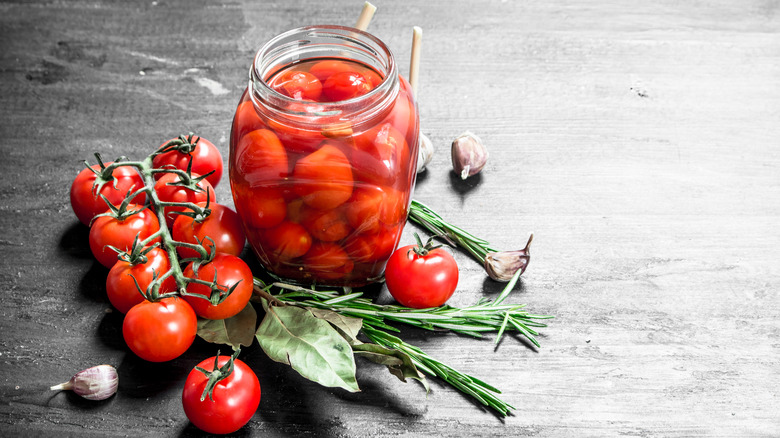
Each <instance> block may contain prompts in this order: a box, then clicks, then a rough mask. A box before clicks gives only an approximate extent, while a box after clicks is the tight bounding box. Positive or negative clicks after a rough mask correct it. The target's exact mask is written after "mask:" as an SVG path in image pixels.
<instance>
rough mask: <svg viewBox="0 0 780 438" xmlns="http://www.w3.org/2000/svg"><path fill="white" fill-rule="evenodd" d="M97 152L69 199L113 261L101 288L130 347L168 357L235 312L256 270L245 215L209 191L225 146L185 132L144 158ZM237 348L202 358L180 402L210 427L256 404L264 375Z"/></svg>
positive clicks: (240, 416)
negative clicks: (204, 326) (104, 156)
mask: <svg viewBox="0 0 780 438" xmlns="http://www.w3.org/2000/svg"><path fill="white" fill-rule="evenodd" d="M95 157H96V158H97V160H98V163H97V164H95V165H92V166H89V164H88V163H85V164H87V168H86V169H84V170H82V171H81V172H80V173H79V174H78V176H77V177H76V179H75V180H74V181H73V183H72V185H71V189H70V200H71V206H72V207H73V211H74V213H75V214H76V216H77V217H78V219H79V220H80V221H81V222H82V223H84V224H85V225H87V226H89V227H90V232H89V246H90V249H91V251H92V253H93V255H94V256H95V259H96V260H97V261H98V262H99V263H100V264H102V265H103V266H105V267H106V268H109V272H108V275H107V277H106V295H107V297H108V300H109V301H110V302H111V305H112V306H113V307H114V308H116V310H118V311H119V312H121V313H123V314H124V315H125V316H124V320H123V323H122V335H123V337H124V340H125V342H126V343H127V346H128V348H129V349H130V350H131V351H132V352H133V353H134V354H136V355H137V356H138V357H140V358H142V359H144V360H147V361H150V362H166V361H170V360H173V359H175V358H177V357H179V356H181V355H182V354H183V353H184V352H185V351H186V350H187V349H188V348H189V347H190V346H191V345H192V343H193V341H194V340H195V336H196V335H197V330H198V318H205V319H225V318H230V317H233V316H235V315H237V314H238V313H239V312H241V311H242V310H243V309H244V308H245V307H246V306H247V305H248V303H249V299H250V298H251V296H252V290H253V275H252V271H251V270H250V269H249V266H247V264H246V263H245V262H244V261H243V260H241V259H240V258H239V257H238V256H239V255H240V254H241V252H242V251H243V249H244V244H245V242H246V237H245V234H244V230H243V225H242V223H241V219H240V218H239V216H238V214H237V213H236V212H235V211H234V210H232V209H231V208H229V207H227V206H225V205H222V204H218V203H217V199H216V193H215V191H214V187H215V186H216V185H217V184H219V181H220V178H221V176H222V167H223V166H222V156H221V154H220V153H219V150H218V149H217V148H216V147H215V146H214V145H213V144H212V143H211V142H209V141H208V140H205V139H203V138H200V137H198V136H195V135H192V134H190V135H188V136H184V135H182V136H180V137H177V138H174V139H171V140H168V141H166V142H165V143H163V144H162V145H161V146H160V147H159V148H158V149H157V150H156V151H154V152H152V153H151V154H150V155H148V156H147V157H146V158H144V159H143V160H140V161H130V160H127V159H119V160H117V161H114V162H107V163H104V162H103V161H102V160H101V158H100V155H99V154H95ZM238 352H239V350H236V353H235V354H234V355H233V356H232V357H225V356H220V357H219V359H217V358H211V359H207V360H205V361H203V362H202V363H201V364H200V365H199V366H197V367H195V369H194V370H193V374H191V376H190V377H189V378H188V379H187V383H186V384H185V389H184V393H183V399H182V400H183V404H184V407H185V412H186V414H187V416H188V417H189V418H190V420H191V421H192V422H193V423H194V424H195V425H196V426H198V427H200V428H202V429H204V430H206V431H209V432H213V433H229V432H232V431H235V430H238V429H239V428H240V427H241V426H243V425H244V424H246V423H247V422H248V421H249V419H250V418H251V417H252V414H254V412H255V410H256V409H257V406H258V404H259V401H260V384H259V382H258V380H257V376H255V374H254V373H253V372H252V370H251V369H249V368H248V367H247V366H246V364H244V363H243V362H241V361H240V360H238V359H237V358H236V357H237V356H238ZM212 361H213V362H214V365H213V367H212V368H211V369H210V370H208V371H207V370H205V369H204V368H207V363H210V362H212ZM228 387H229V388H231V389H230V390H226V389H225V388H228ZM238 387H241V388H244V389H245V390H244V391H243V392H241V391H238V390H237V389H236V388H238ZM193 391H197V394H196V392H193ZM226 391H227V392H226ZM201 392H202V396H201ZM207 393H208V396H209V398H210V400H205V398H206V394H207ZM227 393H230V394H232V395H230V396H228V395H227ZM238 396H241V397H243V398H241V400H240V401H241V406H238V407H237V406H235V403H234V401H235V399H236V397H238ZM198 398H199V399H198Z"/></svg>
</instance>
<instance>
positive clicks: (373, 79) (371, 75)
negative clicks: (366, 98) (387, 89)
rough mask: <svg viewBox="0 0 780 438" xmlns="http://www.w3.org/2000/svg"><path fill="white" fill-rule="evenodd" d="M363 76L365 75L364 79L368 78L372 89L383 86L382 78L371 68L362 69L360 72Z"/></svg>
mask: <svg viewBox="0 0 780 438" xmlns="http://www.w3.org/2000/svg"><path fill="white" fill-rule="evenodd" d="M358 73H360V74H361V75H363V77H364V78H366V81H367V82H368V83H369V84H370V85H371V88H372V89H373V88H376V86H377V85H379V84H381V83H382V81H383V80H384V79H383V78H382V76H380V75H379V74H378V73H377V72H375V71H374V70H371V69H370V68H368V67H366V68H361V69H360V71H359V72H358Z"/></svg>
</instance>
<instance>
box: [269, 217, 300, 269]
mask: <svg viewBox="0 0 780 438" xmlns="http://www.w3.org/2000/svg"><path fill="white" fill-rule="evenodd" d="M311 244H312V238H311V235H310V234H309V233H308V232H307V231H306V229H305V228H303V226H301V225H299V224H296V223H293V222H288V221H285V222H282V223H281V224H279V225H277V226H275V227H273V228H270V229H269V230H268V231H267V232H265V233H264V234H263V250H264V251H265V252H266V253H267V254H269V255H270V256H272V258H273V259H276V260H279V261H288V260H291V259H294V258H296V257H300V256H302V255H304V254H306V252H307V251H309V249H310V248H311Z"/></svg>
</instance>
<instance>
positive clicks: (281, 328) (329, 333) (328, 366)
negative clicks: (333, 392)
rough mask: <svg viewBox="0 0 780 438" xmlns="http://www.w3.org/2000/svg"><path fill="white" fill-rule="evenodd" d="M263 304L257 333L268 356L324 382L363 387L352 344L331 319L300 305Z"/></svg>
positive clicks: (326, 383)
mask: <svg viewBox="0 0 780 438" xmlns="http://www.w3.org/2000/svg"><path fill="white" fill-rule="evenodd" d="M263 307H264V308H265V309H266V313H265V318H263V322H262V323H260V327H258V329H257V332H256V333H255V337H256V338H257V341H258V342H259V343H260V347H262V349H263V351H265V354H267V355H268V357H270V358H271V359H272V360H274V361H276V362H280V363H284V364H288V365H290V366H292V368H293V369H294V370H295V371H297V372H298V373H299V374H300V375H302V376H303V377H305V378H307V379H309V380H311V381H314V382H317V383H319V384H320V385H323V386H327V387H331V388H333V387H336V388H344V389H346V390H347V391H350V392H357V391H360V388H358V385H357V380H356V379H355V357H354V356H353V354H352V348H351V347H350V345H349V344H348V343H347V341H346V340H345V339H344V338H343V337H342V336H341V334H339V332H338V331H336V329H335V328H333V326H331V325H330V323H328V322H327V321H325V320H323V319H319V318H317V317H316V316H314V314H313V313H312V312H311V310H309V309H305V308H301V307H297V306H268V305H267V302H265V300H264V301H263Z"/></svg>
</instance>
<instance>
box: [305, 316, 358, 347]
mask: <svg viewBox="0 0 780 438" xmlns="http://www.w3.org/2000/svg"><path fill="white" fill-rule="evenodd" d="M307 309H309V310H310V311H311V313H312V314H313V315H314V316H316V317H317V318H319V319H323V320H325V321H328V322H329V323H330V324H331V325H332V326H333V327H334V328H335V329H336V330H338V332H339V333H341V336H342V337H343V338H344V339H346V341H347V342H349V345H355V344H359V343H360V341H358V340H357V335H358V333H360V329H361V327H363V320H362V319H360V318H353V317H350V316H344V315H342V314H340V313H337V312H334V311H332V310H326V309H315V308H311V307H307Z"/></svg>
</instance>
